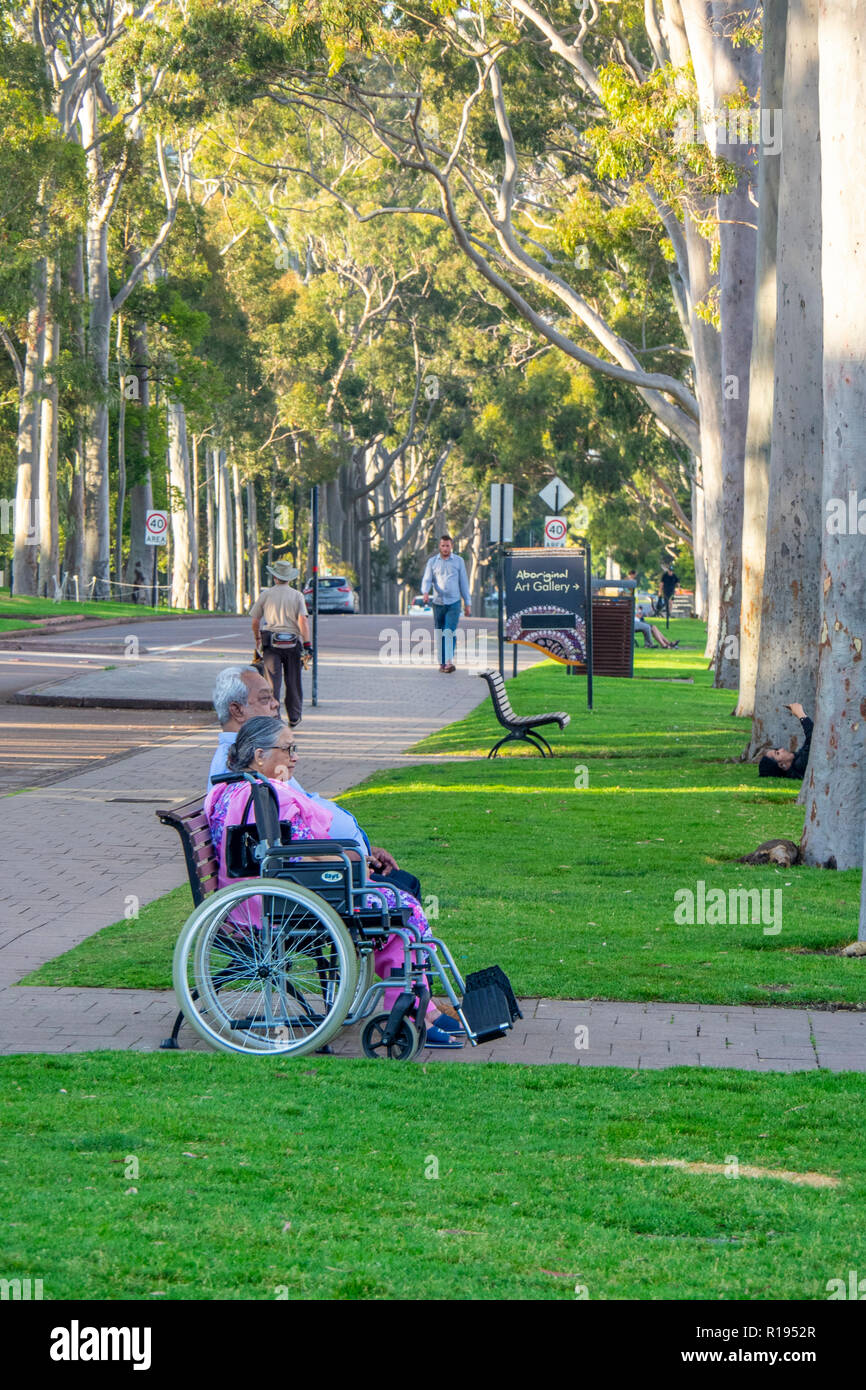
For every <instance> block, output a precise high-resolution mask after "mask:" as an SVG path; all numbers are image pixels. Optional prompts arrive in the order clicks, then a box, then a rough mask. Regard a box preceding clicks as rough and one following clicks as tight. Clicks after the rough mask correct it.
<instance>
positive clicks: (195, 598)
mask: <svg viewBox="0 0 866 1390" xmlns="http://www.w3.org/2000/svg"><path fill="white" fill-rule="evenodd" d="M198 444H199V437H198V435H197V434H194V435H193V437H192V458H191V459H190V471H191V474H192V514H191V525H192V535H193V553H194V555H195V568H194V578H193V588H192V606H193V608H195V609H196V610H198V609H199V608H200V607H201V598H200V596H199V589H200V586H201V575H200V561H201V491H200V486H199V483H200V472H199V466H198Z"/></svg>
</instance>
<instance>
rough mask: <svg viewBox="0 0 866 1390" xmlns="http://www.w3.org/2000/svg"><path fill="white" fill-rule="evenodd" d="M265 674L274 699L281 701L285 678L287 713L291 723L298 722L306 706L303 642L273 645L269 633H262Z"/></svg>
mask: <svg viewBox="0 0 866 1390" xmlns="http://www.w3.org/2000/svg"><path fill="white" fill-rule="evenodd" d="M262 639H263V643H264V646H263V649H262V655H263V658H264V667H265V675H266V676H267V678H268V680H269V681H270V683H271V688H272V690H273V692H274V699H275V700H276V702H277V704H279V702H280V691H281V689H282V684H283V680H285V682H286V714H287V715H288V716H289V723H290V724H297V723H298V721H299V720H300V718H301V714H302V712H303V708H304V696H303V692H302V690H301V650H302V649H301V644H300V642H298V644H297V646H294V647H272V646H271V644H270V641H269V640H268V637H267V634H265V633H263V634H262Z"/></svg>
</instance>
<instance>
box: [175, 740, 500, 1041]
mask: <svg viewBox="0 0 866 1390" xmlns="http://www.w3.org/2000/svg"><path fill="white" fill-rule="evenodd" d="M294 761H295V750H294V745H293V743H292V740H291V736H290V733H289V730H288V729H287V728H286V726H285V725H284V724H282V723H281V722H280V721H279V720H277V719H269V718H256V719H252V720H249V721H248V722H247V724H245V725H244V726H243V728H242V729H241V731H240V733H239V735H238V739H237V742H236V744H235V746H234V749H233V750H232V755H231V761H230V765H229V772H228V774H227V776H226V779H225V781H221V782H219V783H218V784H217V785H216V786H215V787H214V788H213V789H212V790H211V792H210V793H209V795H208V797H207V800H206V802H205V807H204V810H205V815H206V817H207V824H208V826H209V829H210V835H211V838H212V840H213V845H214V848H215V850H216V854H217V861H218V885H219V887H218V891H217V892H215V893H213V894H212V895H211V896H209V897H207V898H205V900H204V901H203V902H201V903H200V905H199V906H198V907H197V908H196V909H195V911H194V912H193V914H192V916H191V917H190V918H189V920H188V921H187V923H186V925H185V927H184V928H183V930H182V932H181V935H180V938H179V940H178V943H177V947H176V949H175V957H174V984H175V990H176V992H177V994H178V998H179V1000H180V1004H181V1009H182V1011H183V1013H184V1014H185V1016H186V1017H187V1019H188V1020H189V1022H190V1023H191V1024H192V1026H193V1027H194V1028H195V1030H196V1031H197V1032H198V1033H199V1034H200V1035H201V1036H202V1037H204V1038H205V1039H206V1040H207V1041H208V1042H210V1043H211V1044H212V1045H214V1046H216V1047H218V1048H220V1049H222V1050H225V1051H230V1052H244V1053H254V1054H261V1053H279V1054H287V1053H288V1054H294V1055H303V1054H304V1053H307V1052H311V1051H316V1050H321V1049H322V1048H323V1047H325V1046H326V1045H327V1043H328V1042H329V1041H330V1039H331V1038H332V1037H333V1036H334V1034H335V1033H336V1032H337V1031H338V1030H339V1028H340V1027H342V1026H343V1024H350V1023H355V1022H359V1021H361V1020H362V1019H365V1018H367V1017H368V1016H369V1015H370V1014H371V1013H373V1010H374V1008H375V1007H376V1004H377V1001H378V1000H379V999H380V998H381V1001H382V1006H383V1009H384V1010H385V1011H384V1012H382V1013H379V1014H377V1015H376V1016H375V1017H373V1018H371V1019H370V1021H369V1022H368V1023H367V1025H366V1027H365V1029H364V1032H363V1037H362V1042H363V1047H364V1051H365V1053H366V1054H367V1055H368V1056H370V1057H385V1056H387V1057H389V1058H394V1059H397V1060H408V1059H409V1058H411V1057H414V1056H415V1055H416V1054H417V1052H418V1051H419V1050H420V1048H421V1047H422V1046H424V1045H425V1043H427V1044H428V1045H430V1044H433V1045H438V1046H440V1047H452V1046H455V1045H456V1046H458V1047H459V1046H461V1044H462V1040H461V1038H460V1036H459V1035H458V1036H455V1032H454V1031H446V1030H457V1029H459V1030H460V1032H461V1033H465V1035H466V1036H467V1037H468V1039H469V1041H470V1042H471V1043H473V1045H474V1044H476V1043H477V1042H479V1041H481V1040H484V1039H486V1038H491V1037H499V1036H501V1035H502V1034H503V1033H504V1032H505V1031H506V1030H507V1029H508V1028H510V1027H511V1024H512V1021H513V1019H514V1017H517V1016H519V1010H517V1007H516V1003H515V1001H514V997H513V994H512V993H511V990H510V986H509V984H508V981H507V979H506V977H505V976H503V975H502V973H501V972H500V971H499V970H498V967H492V968H491V969H489V970H487V971H482V972H478V973H477V975H476V976H474V977H473V976H470V977H469V979H468V981H467V983H466V984H464V982H463V980H462V979H461V978H460V975H459V972H458V970H457V967H456V965H455V963H454V960H453V958H452V957H451V954H450V952H449V951H448V948H447V947H446V946H445V944H444V942H442V941H440V940H438V939H437V938H436V937H434V936H433V935H432V933H431V931H430V927H429V925H428V923H427V921H426V919H425V917H424V913H423V911H422V910H421V905H420V903H419V902H418V901H417V899H416V898H414V897H413V896H412V895H411V894H409V893H406V892H403V891H401V890H400V889H398V888H397V887H392V886H390V885H388V884H387V883H385V882H384V881H383V880H382V879H381V878H379V879H377V880H373V879H371V878H369V877H368V875H367V864H366V862H365V856H363V855H362V854H360V853H359V851H358V846H357V843H356V842H353V841H349V840H338V839H332V838H330V836H329V833H328V832H329V828H330V820H331V815H332V813H331V812H330V811H329V810H328V809H327V807H326V806H323V805H321V804H320V803H319V802H318V801H317V800H315V799H314V798H312V797H308V796H306V795H305V794H304V793H301V792H299V791H297V790H295V788H293V787H290V786H289V785H288V782H289V779H290V778H291V776H292V771H293V767H294ZM251 811H252V814H253V820H252V821H251V820H250V812H251ZM386 972H389V973H387V975H386ZM375 975H378V976H379V979H378V980H376V979H375V978H374V976H375ZM431 975H435V976H436V977H437V978H438V979H439V980H440V982H441V984H442V986H443V988H444V990H445V993H446V994H447V995H448V997H449V998H450V1000H451V1003H452V1005H453V1006H454V1008H455V1013H456V1015H457V1018H456V1019H453V1018H451V1017H449V1016H447V1015H444V1014H441V1013H440V1012H439V1011H438V1010H437V1009H436V1008H435V1006H434V1005H433V1004H432V1002H431V998H430V976H431ZM494 976H495V978H493V977H494ZM386 980H387V983H386ZM452 981H453V983H452ZM455 984H456V986H457V988H458V989H459V990H460V991H461V992H463V993H464V998H463V1001H462V1003H461V1002H460V1001H459V1000H458V998H457V995H456V994H455V991H454V985H455Z"/></svg>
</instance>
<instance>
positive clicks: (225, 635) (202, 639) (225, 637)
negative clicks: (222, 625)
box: [147, 632, 244, 656]
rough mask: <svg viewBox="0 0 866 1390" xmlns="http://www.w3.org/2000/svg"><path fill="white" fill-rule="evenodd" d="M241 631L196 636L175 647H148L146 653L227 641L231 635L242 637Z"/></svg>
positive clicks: (179, 649) (181, 649)
mask: <svg viewBox="0 0 866 1390" xmlns="http://www.w3.org/2000/svg"><path fill="white" fill-rule="evenodd" d="M243 635H244V634H243V633H242V632H223V633H220V634H219V636H217V637H198V638H196V640H195V641H194V642H181V643H179V644H178V646H176V647H148V649H147V655H148V656H153V655H154V654H155V653H156V652H183V651H186V649H187V647H200V646H201V645H202V643H203V642H228V640H229V638H231V637H243Z"/></svg>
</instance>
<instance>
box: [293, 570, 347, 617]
mask: <svg viewBox="0 0 866 1390" xmlns="http://www.w3.org/2000/svg"><path fill="white" fill-rule="evenodd" d="M304 598H305V599H306V600H307V607H308V608H309V607H311V605H312V602H313V581H312V580H311V579H308V580H307V582H306V584H305V585H304ZM360 611H361V600H360V599H359V598H358V595H357V594H356V592H355V590H354V589H353V588H352V586H351V584H350V583H349V581H348V579H346V578H345V577H344V576H343V575H340V574H324V575H321V574H320V575H319V612H320V613H360Z"/></svg>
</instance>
